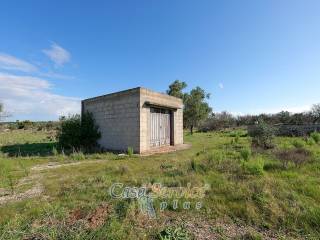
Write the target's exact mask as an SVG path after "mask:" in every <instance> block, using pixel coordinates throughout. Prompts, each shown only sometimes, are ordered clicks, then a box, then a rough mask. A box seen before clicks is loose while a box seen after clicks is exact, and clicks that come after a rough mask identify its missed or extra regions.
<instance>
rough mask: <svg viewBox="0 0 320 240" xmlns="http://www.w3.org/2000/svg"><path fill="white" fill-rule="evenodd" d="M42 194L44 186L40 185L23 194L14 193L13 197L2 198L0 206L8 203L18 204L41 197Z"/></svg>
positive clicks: (0, 198)
mask: <svg viewBox="0 0 320 240" xmlns="http://www.w3.org/2000/svg"><path fill="white" fill-rule="evenodd" d="M42 192H43V186H42V185H41V184H39V183H38V184H36V185H35V186H34V187H32V188H31V189H29V190H27V191H25V192H23V193H14V194H11V195H7V196H3V197H0V205H2V204H5V203H7V202H16V201H21V200H23V199H27V198H33V197H38V196H41V194H42Z"/></svg>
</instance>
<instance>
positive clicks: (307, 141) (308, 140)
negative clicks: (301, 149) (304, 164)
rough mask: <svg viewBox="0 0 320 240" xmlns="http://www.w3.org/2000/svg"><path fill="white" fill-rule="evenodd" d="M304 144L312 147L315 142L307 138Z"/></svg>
mask: <svg viewBox="0 0 320 240" xmlns="http://www.w3.org/2000/svg"><path fill="white" fill-rule="evenodd" d="M306 143H307V144H308V145H309V146H313V145H314V144H316V142H315V141H314V139H313V138H308V139H307V140H306Z"/></svg>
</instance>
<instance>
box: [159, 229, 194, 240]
mask: <svg viewBox="0 0 320 240" xmlns="http://www.w3.org/2000/svg"><path fill="white" fill-rule="evenodd" d="M158 239H159V240H189V239H191V236H190V235H189V233H188V232H187V230H186V229H184V228H183V227H167V228H165V229H164V230H162V231H161V232H160V233H159V234H158Z"/></svg>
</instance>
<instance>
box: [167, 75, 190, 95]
mask: <svg viewBox="0 0 320 240" xmlns="http://www.w3.org/2000/svg"><path fill="white" fill-rule="evenodd" d="M186 87H187V84H186V83H185V82H181V81H180V80H175V81H174V82H173V83H171V84H170V85H169V89H168V90H167V94H168V95H170V96H174V97H177V98H181V99H182V100H184V97H185V93H183V92H182V90H183V89H185V88H186Z"/></svg>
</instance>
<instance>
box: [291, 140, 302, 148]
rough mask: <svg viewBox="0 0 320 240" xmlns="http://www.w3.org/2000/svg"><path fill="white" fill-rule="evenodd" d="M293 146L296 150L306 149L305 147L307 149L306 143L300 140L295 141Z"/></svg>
mask: <svg viewBox="0 0 320 240" xmlns="http://www.w3.org/2000/svg"><path fill="white" fill-rule="evenodd" d="M292 145H293V146H294V147H295V148H304V147H305V143H304V142H303V141H302V140H298V139H295V140H294V141H293V142H292Z"/></svg>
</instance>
